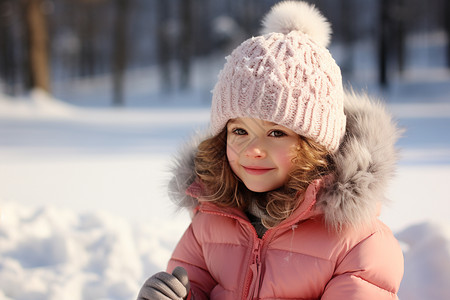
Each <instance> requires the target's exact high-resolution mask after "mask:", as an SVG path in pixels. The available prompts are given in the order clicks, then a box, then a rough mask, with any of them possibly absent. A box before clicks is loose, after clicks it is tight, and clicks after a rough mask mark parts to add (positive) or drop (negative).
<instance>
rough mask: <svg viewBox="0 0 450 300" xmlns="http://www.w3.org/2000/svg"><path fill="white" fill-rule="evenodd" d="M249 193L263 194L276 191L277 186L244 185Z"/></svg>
mask: <svg viewBox="0 0 450 300" xmlns="http://www.w3.org/2000/svg"><path fill="white" fill-rule="evenodd" d="M245 186H246V187H247V188H248V189H249V190H250V191H252V192H255V193H265V192H270V191H273V190H276V189H277V188H278V186H259V185H245Z"/></svg>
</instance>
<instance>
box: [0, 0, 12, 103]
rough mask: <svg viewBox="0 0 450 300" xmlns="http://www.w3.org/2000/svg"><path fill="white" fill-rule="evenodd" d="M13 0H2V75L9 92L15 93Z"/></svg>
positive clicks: (0, 55) (0, 4)
mask: <svg viewBox="0 0 450 300" xmlns="http://www.w3.org/2000/svg"><path fill="white" fill-rule="evenodd" d="M12 5H13V4H12V2H11V1H8V0H0V11H2V14H3V15H2V16H1V17H0V77H1V78H3V80H4V82H5V91H6V93H7V94H11V95H12V94H14V86H15V81H16V72H15V65H14V64H15V58H14V39H13V37H12V32H11V31H12V21H11V19H12V14H13V12H12V10H13V8H12Z"/></svg>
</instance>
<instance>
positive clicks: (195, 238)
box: [168, 180, 403, 300]
mask: <svg viewBox="0 0 450 300" xmlns="http://www.w3.org/2000/svg"><path fill="white" fill-rule="evenodd" d="M320 185H321V182H320V180H319V181H315V182H314V183H313V184H311V185H310V187H309V188H308V190H307V192H306V195H305V199H304V201H303V202H302V204H301V205H300V207H299V208H298V209H297V210H296V211H295V212H294V214H293V215H292V216H291V217H290V218H288V219H286V220H285V221H284V222H283V223H281V224H280V225H279V226H277V227H276V228H274V229H271V230H269V231H267V233H266V234H265V235H264V236H263V238H262V239H259V238H258V237H257V235H256V231H255V229H254V228H253V227H252V225H251V224H250V223H249V221H248V219H247V217H246V216H245V214H244V213H243V212H241V211H239V210H236V209H229V208H228V209H223V208H219V207H216V206H214V205H212V204H209V203H207V202H203V203H202V202H201V204H200V208H199V211H198V213H197V214H196V215H195V216H194V218H193V220H192V224H191V225H190V226H189V228H188V229H187V230H186V232H185V234H184V236H183V237H182V239H181V240H180V242H179V244H178V245H177V247H176V249H175V251H174V253H173V256H172V258H171V260H170V262H169V265H168V272H172V270H173V269H174V268H175V267H176V266H183V267H184V268H185V269H186V270H187V272H188V275H189V279H190V281H191V286H192V294H193V296H194V299H196V300H199V299H233V300H235V299H327V300H330V299H336V300H337V299H339V300H341V299H350V300H351V299H365V300H372V299H373V300H375V299H376V300H380V299H381V300H382V299H398V298H397V296H396V293H397V291H398V288H399V285H400V281H401V278H402V275H403V256H402V252H401V249H400V247H399V245H398V242H397V241H396V240H395V238H394V236H393V235H392V232H391V231H390V230H389V229H388V228H387V227H386V226H385V225H384V224H383V223H381V222H380V221H376V222H374V225H373V227H371V228H364V229H361V230H347V231H345V232H342V233H334V232H330V231H329V230H327V229H326V227H325V225H324V222H323V217H322V215H321V213H320V211H317V210H316V209H315V206H314V203H315V201H316V195H317V192H318V191H319V189H320Z"/></svg>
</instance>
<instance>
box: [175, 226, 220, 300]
mask: <svg viewBox="0 0 450 300" xmlns="http://www.w3.org/2000/svg"><path fill="white" fill-rule="evenodd" d="M193 222H195V218H194V220H193ZM193 228H194V226H193V224H191V225H190V226H189V227H188V229H187V230H186V232H185V233H184V235H183V236H182V237H181V239H180V241H179V242H178V244H177V246H176V247H175V250H174V252H173V254H172V257H171V259H170V261H169V264H168V267H167V272H169V273H171V272H172V271H173V269H175V268H176V267H177V266H181V267H183V268H185V269H186V271H187V273H188V278H189V281H190V284H191V292H192V295H193V296H194V297H193V298H194V299H195V300H200V299H209V294H210V293H211V290H212V289H213V288H214V286H216V285H217V283H216V281H215V280H214V279H213V278H212V276H211V275H210V273H209V271H208V268H207V266H206V263H205V260H204V257H203V253H202V247H201V244H200V243H199V241H198V240H197V238H196V236H195V232H194V229H193Z"/></svg>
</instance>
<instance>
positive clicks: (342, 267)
mask: <svg viewBox="0 0 450 300" xmlns="http://www.w3.org/2000/svg"><path fill="white" fill-rule="evenodd" d="M402 277H403V254H402V251H401V248H400V245H399V244H398V242H397V240H396V239H395V238H394V236H393V235H392V232H391V231H390V230H389V229H387V228H384V229H380V230H379V231H377V232H375V233H373V234H372V235H370V236H369V237H367V238H366V239H364V240H363V241H361V242H360V243H359V244H357V245H356V246H355V247H354V248H353V249H351V250H350V251H349V252H348V253H347V254H346V255H345V257H344V258H343V259H342V261H341V262H340V263H339V264H338V265H337V267H336V270H335V273H334V275H333V278H332V279H331V280H330V281H329V283H328V284H327V286H326V288H325V291H324V293H323V296H322V298H321V299H322V300H338V299H347V300H357V299H361V300H362V299H364V300H388V299H389V300H394V299H395V300H398V297H397V292H398V288H399V286H400V282H401V279H402Z"/></svg>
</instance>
